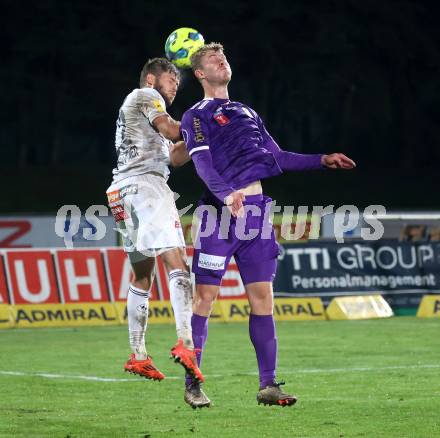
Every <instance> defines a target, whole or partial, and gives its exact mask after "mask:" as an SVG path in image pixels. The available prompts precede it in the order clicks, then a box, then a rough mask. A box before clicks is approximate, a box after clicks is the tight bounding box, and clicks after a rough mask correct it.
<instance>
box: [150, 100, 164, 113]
mask: <svg viewBox="0 0 440 438" xmlns="http://www.w3.org/2000/svg"><path fill="white" fill-rule="evenodd" d="M153 105H154V108H156V109H157V111H159V112H160V113H164V112H165V109H164V107H163V106H162V103H161V101H160V100H159V99H153Z"/></svg>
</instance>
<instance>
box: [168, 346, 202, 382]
mask: <svg viewBox="0 0 440 438" xmlns="http://www.w3.org/2000/svg"><path fill="white" fill-rule="evenodd" d="M199 351H200V349H199V348H195V349H194V350H190V349H189V348H186V347H185V346H184V345H183V341H182V339H178V340H177V344H176V345H175V346H174V347H173V348H172V349H171V358H172V359H174V362H176V363H180V364H181V365H182V366H183V367H184V368H185V370H186V371H187V373H188V374H189V375H190V376H191V377H192V378H193V379H194V380H196V381H198V382H204V381H205V378H204V377H203V374H202V372H201V371H200V369H199V367H198V365H197V356H196V353H197V352H199Z"/></svg>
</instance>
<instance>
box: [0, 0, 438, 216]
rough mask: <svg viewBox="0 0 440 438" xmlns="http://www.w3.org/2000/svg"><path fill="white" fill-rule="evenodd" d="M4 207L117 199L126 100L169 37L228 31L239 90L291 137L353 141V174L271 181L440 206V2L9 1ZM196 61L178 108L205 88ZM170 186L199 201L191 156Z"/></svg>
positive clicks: (357, 199)
mask: <svg viewBox="0 0 440 438" xmlns="http://www.w3.org/2000/svg"><path fill="white" fill-rule="evenodd" d="M2 4H3V5H4V6H3V7H2V29H1V31H0V32H1V34H2V40H3V45H4V47H6V50H5V51H3V53H2V61H1V70H0V82H1V88H2V93H1V94H2V105H1V111H2V114H1V121H2V124H1V129H0V148H1V150H0V152H1V154H0V170H1V172H2V176H3V190H2V192H3V196H2V197H1V200H0V213H1V214H6V213H19V212H27V213H43V212H56V211H57V210H58V208H59V207H60V206H61V205H63V204H76V205H79V206H80V207H81V208H82V209H85V208H87V207H88V206H89V205H91V204H105V203H106V198H105V190H106V188H107V187H108V185H109V184H110V182H111V170H112V168H113V165H114V163H115V151H114V131H115V120H116V117H117V114H118V109H119V106H120V105H121V103H122V101H123V99H124V97H125V96H126V95H127V94H128V93H129V92H130V91H131V90H132V89H134V88H136V87H137V86H138V79H139V73H140V70H141V68H142V66H143V64H144V63H145V61H146V60H147V59H148V58H149V57H154V56H162V55H163V46H164V43H165V40H166V38H167V36H168V34H169V33H170V32H171V31H173V30H174V29H176V28H178V27H181V26H188V27H194V28H196V29H198V30H199V31H200V32H201V33H202V34H203V35H204V37H205V40H206V41H207V42H210V41H219V42H221V43H223V45H224V46H225V49H226V54H227V56H228V59H229V62H230V64H231V67H232V71H233V78H232V82H231V84H230V98H231V100H239V101H243V102H244V103H246V104H248V105H249V106H251V107H253V108H254V109H255V110H256V111H257V112H258V113H259V114H260V115H261V117H262V118H263V120H264V121H265V123H266V126H267V127H268V129H269V131H270V132H271V134H272V135H273V136H274V138H275V139H276V140H277V141H278V143H279V144H280V146H281V147H282V148H283V149H286V150H291V151H295V152H300V153H316V152H327V153H329V152H337V151H339V152H344V153H345V154H347V155H348V156H350V157H351V158H353V159H354V160H355V161H356V162H357V164H358V167H357V168H356V170H354V171H352V172H342V171H341V172H332V171H321V172H310V173H300V174H285V175H282V176H280V177H277V178H274V179H272V180H270V181H266V182H265V183H264V188H265V191H266V193H267V194H268V195H270V196H272V197H273V198H276V199H277V200H278V201H279V203H285V204H289V205H329V204H334V205H336V206H339V205H342V204H344V203H345V204H346V203H349V204H355V205H357V206H358V207H360V208H363V207H365V206H366V205H369V204H383V205H385V207H387V208H388V209H390V210H391V209H394V210H396V209H419V210H427V209H440V196H439V194H440V184H439V178H440V175H439V174H440V172H439V171H438V169H439V165H440V164H439V163H440V147H439V146H440V74H439V73H440V31H439V29H440V26H439V19H440V13H439V11H440V6H439V5H438V3H436V2H433V3H431V2H423V1H390V0H388V1H387V0H382V1H376V0H366V1H359V0H336V1H331V0H325V1H310V0H309V1H307V0H295V1H276V0H272V1H270V2H243V1H237V0H236V1H229V0H224V1H221V2H212V3H211V2H182V1H175V0H171V1H164V2H149V1H145V0H144V1H139V0H129V1H116V0H106V1H102V0H97V1H84V0H76V1H69V2H68V1H55V0H39V1H38V2H33V3H32V4H31V3H28V2H23V3H21V2H13V1H3V2H2ZM202 97H203V96H202V89H201V87H200V86H199V84H198V83H197V82H196V80H195V79H194V78H193V77H192V73H191V72H184V74H183V80H182V84H181V89H180V91H179V93H178V95H177V98H176V100H175V103H174V104H173V106H172V107H171V108H170V111H169V112H170V114H172V115H173V117H175V118H176V119H180V117H181V115H182V113H183V112H184V111H185V110H186V109H187V108H188V107H189V106H191V105H193V104H194V103H195V102H196V101H198V100H200V99H201V98H202ZM170 186H171V187H172V188H173V190H174V191H176V192H178V193H180V194H181V195H182V198H181V199H180V200H179V201H178V207H183V206H184V205H185V204H186V203H187V202H194V201H195V200H196V199H197V198H198V197H199V196H200V194H201V192H202V190H203V186H202V184H201V182H200V181H199V179H198V177H197V176H196V175H195V171H194V167H193V165H192V164H189V165H186V166H185V167H184V168H181V169H178V170H176V171H175V172H174V173H173V174H172V177H171V178H170Z"/></svg>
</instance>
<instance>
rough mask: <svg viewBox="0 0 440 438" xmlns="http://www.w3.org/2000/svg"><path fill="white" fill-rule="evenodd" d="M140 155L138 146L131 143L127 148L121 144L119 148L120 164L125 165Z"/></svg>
mask: <svg viewBox="0 0 440 438" xmlns="http://www.w3.org/2000/svg"><path fill="white" fill-rule="evenodd" d="M138 156H139V153H138V148H137V146H135V145H130V146H128V147H125V148H124V147H122V146H121V147H119V148H118V166H123V165H125V164H127V163H128V162H129V161H130V160H133V159H134V158H136V157H138Z"/></svg>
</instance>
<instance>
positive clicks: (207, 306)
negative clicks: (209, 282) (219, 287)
mask: <svg viewBox="0 0 440 438" xmlns="http://www.w3.org/2000/svg"><path fill="white" fill-rule="evenodd" d="M216 296H217V295H216V294H214V293H212V292H211V291H200V290H198V291H197V293H196V296H195V298H194V310H195V312H196V313H198V311H203V312H204V313H206V312H209V313H210V312H211V310H212V307H213V305H214V302H215V299H216Z"/></svg>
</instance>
